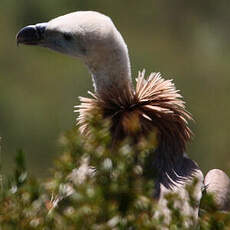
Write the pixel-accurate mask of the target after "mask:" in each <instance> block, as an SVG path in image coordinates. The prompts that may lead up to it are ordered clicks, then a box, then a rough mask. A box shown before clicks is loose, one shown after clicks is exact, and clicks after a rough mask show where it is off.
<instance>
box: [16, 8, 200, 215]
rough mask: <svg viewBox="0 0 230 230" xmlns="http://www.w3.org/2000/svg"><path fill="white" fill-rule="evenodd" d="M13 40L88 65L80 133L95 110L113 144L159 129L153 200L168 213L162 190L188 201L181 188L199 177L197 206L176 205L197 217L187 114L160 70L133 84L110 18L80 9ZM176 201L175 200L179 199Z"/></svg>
mask: <svg viewBox="0 0 230 230" xmlns="http://www.w3.org/2000/svg"><path fill="white" fill-rule="evenodd" d="M17 42H18V43H22V44H25V45H39V46H43V47H47V48H50V49H52V50H56V51H58V52H62V53H64V54H67V55H71V56H73V57H77V58H79V59H81V60H82V61H83V62H84V63H85V64H86V66H87V67H88V69H89V71H90V73H91V75H92V79H93V84H94V88H95V93H90V94H91V97H90V98H83V97H81V98H80V100H81V104H80V105H79V106H77V107H78V109H77V110H78V111H79V113H80V116H79V118H78V123H79V126H80V130H81V131H82V133H83V134H85V135H87V134H88V133H89V132H90V129H89V126H88V122H87V114H89V113H91V112H93V111H98V112H100V113H101V115H102V117H103V118H109V119H111V128H110V131H111V135H112V138H113V141H114V143H116V142H118V141H121V140H122V139H123V138H125V137H127V136H130V137H132V138H133V139H134V140H135V141H139V140H141V139H142V138H148V135H149V134H150V133H151V132H153V131H154V132H157V146H154V150H153V153H152V154H150V161H149V165H148V169H147V170H148V176H152V175H151V171H157V178H156V179H155V184H156V192H155V194H154V197H155V199H158V203H159V207H160V208H162V210H163V212H164V213H165V214H167V213H168V212H169V210H168V209H167V202H166V200H165V199H164V195H165V194H167V193H169V192H172V191H173V192H178V193H179V194H180V196H181V198H182V199H183V200H185V201H188V193H187V191H186V189H185V187H186V186H187V185H188V184H191V183H192V181H193V178H197V184H196V186H195V193H194V197H195V200H196V201H197V207H196V208H195V209H192V208H191V207H190V205H189V203H188V202H187V203H186V202H185V203H183V204H182V205H180V208H181V210H182V212H183V213H184V214H185V215H189V216H191V215H192V216H194V218H197V217H198V207H199V202H200V198H201V194H202V187H203V174H202V172H201V170H200V169H199V167H198V165H197V164H196V163H195V162H194V161H192V160H191V159H189V158H188V157H187V156H186V154H185V149H186V144H187V142H188V141H189V140H190V138H191V131H190V129H189V128H188V126H187V121H188V120H190V119H191V116H190V114H189V113H188V112H187V111H186V110H185V106H184V102H183V100H182V98H181V95H180V94H179V92H178V91H177V90H176V89H175V86H174V84H173V83H172V81H171V80H165V79H163V78H162V77H161V76H160V74H159V73H152V74H150V76H149V77H147V78H146V77H145V76H144V75H145V73H144V71H143V72H140V73H139V75H138V77H137V79H136V81H137V83H136V88H134V87H133V85H132V81H131V69H130V61H129V55H128V49H127V46H126V44H125V42H124V40H123V38H122V36H121V34H120V33H119V31H118V30H117V29H116V27H115V26H114V24H113V22H112V21H111V19H110V18H109V17H107V16H105V15H103V14H100V13H98V12H93V11H79V12H74V13H70V14H67V15H64V16H61V17H58V18H55V19H53V20H51V21H49V22H47V23H39V24H36V25H31V26H27V27H24V28H23V29H21V30H20V31H19V33H18V35H17ZM178 205H179V204H178Z"/></svg>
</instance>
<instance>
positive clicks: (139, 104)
mask: <svg viewBox="0 0 230 230" xmlns="http://www.w3.org/2000/svg"><path fill="white" fill-rule="evenodd" d="M144 75H145V71H142V72H139V75H138V78H137V79H136V82H137V83H136V89H135V90H133V89H132V88H131V87H129V86H127V88H124V90H123V91H122V92H120V91H119V92H118V91H117V90H116V88H115V87H114V88H112V87H111V88H110V91H107V92H104V94H103V95H97V94H93V93H91V92H89V94H90V95H91V96H92V98H85V97H80V101H81V104H80V105H79V106H76V107H77V108H78V109H77V110H76V112H79V113H80V115H79V117H78V119H77V120H78V125H79V126H80V131H81V133H82V134H84V135H87V134H88V133H89V131H90V129H89V123H88V119H89V115H90V114H95V111H96V112H101V114H102V117H103V118H110V119H111V135H112V138H113V140H114V141H120V140H122V139H123V138H125V137H126V136H131V137H133V138H135V140H139V138H141V137H146V136H147V135H148V134H149V133H150V132H152V131H154V130H156V129H157V137H158V147H159V148H160V149H161V150H163V151H166V152H171V153H174V154H179V155H181V154H183V152H184V151H185V147H186V143H187V142H188V141H189V140H190V138H191V130H190V129H189V128H188V126H187V120H190V119H192V118H191V116H190V114H189V113H188V112H187V111H186V110H185V106H184V101H183V100H182V96H181V95H180V94H179V92H178V91H177V90H176V88H175V86H174V84H173V83H172V80H165V79H163V78H162V77H161V75H160V73H151V74H150V76H149V77H148V78H147V79H145V77H144Z"/></svg>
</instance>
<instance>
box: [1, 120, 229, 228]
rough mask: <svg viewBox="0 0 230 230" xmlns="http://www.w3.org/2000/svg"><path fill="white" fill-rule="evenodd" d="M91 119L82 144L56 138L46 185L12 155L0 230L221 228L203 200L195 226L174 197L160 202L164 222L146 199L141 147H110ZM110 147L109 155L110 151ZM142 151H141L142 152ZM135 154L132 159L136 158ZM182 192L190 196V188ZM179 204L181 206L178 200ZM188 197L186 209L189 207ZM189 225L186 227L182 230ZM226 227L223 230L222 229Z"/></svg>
mask: <svg viewBox="0 0 230 230" xmlns="http://www.w3.org/2000/svg"><path fill="white" fill-rule="evenodd" d="M97 120H98V119H97V118H95V119H94V120H93V121H92V127H93V128H92V132H91V135H90V136H89V137H88V138H87V139H85V138H83V137H82V136H81V135H80V134H79V133H78V131H77V129H73V130H71V131H69V132H67V133H66V134H65V135H64V136H62V137H61V139H60V142H61V143H62V144H63V147H64V151H63V153H62V154H61V156H60V157H59V159H58V160H57V161H56V166H55V168H54V169H53V173H52V175H53V176H52V177H51V178H49V179H48V180H45V181H44V180H40V179H38V178H33V177H31V176H30V175H28V174H27V172H26V166H25V160H24V159H25V158H24V153H23V151H21V150H20V151H18V153H17V156H16V159H15V163H16V168H15V170H14V176H13V177H12V178H4V177H3V179H2V184H1V196H0V229H4V230H11V229H14V230H15V229H20V230H21V229H25V230H27V229H43V230H44V229H45V230H49V229H55V230H63V229H64V230H65V229H68V230H69V229H70V230H72V229H86V230H87V229H100V230H104V229H105V230H107V229H114V230H115V229H121V230H123V229H124V230H126V229H132V230H133V229H144V230H145V229H163V227H165V228H166V229H202V230H203V229H204V230H205V229H227V228H228V227H230V215H229V214H226V213H219V212H217V210H216V209H215V208H214V206H213V205H214V204H213V202H212V200H211V199H210V198H208V197H206V196H205V195H204V199H203V201H202V208H203V209H202V212H201V218H200V220H199V223H198V225H199V227H195V226H197V225H196V221H195V220H193V218H192V217H185V216H183V213H181V212H180V209H179V208H177V207H176V206H175V201H178V200H179V197H178V196H177V194H170V195H168V196H167V197H166V200H167V202H168V205H167V206H168V209H169V210H170V212H171V217H172V219H171V221H170V223H169V224H167V223H166V222H165V217H164V216H163V215H156V214H157V212H158V209H157V203H156V202H155V201H154V200H153V199H152V198H151V197H152V194H153V191H154V184H153V180H150V179H147V178H145V177H144V176H143V167H144V165H145V164H146V160H148V151H147V150H146V148H145V147H147V146H145V147H144V146H143V145H142V146H138V145H136V146H135V145H130V140H125V141H124V142H123V143H121V144H119V145H118V144H114V143H112V142H111V138H110V135H109V132H108V131H107V126H108V124H107V123H106V122H104V123H103V124H102V123H100V122H98V121H97ZM111 146H112V149H113V151H111ZM143 149H144V150H143ZM137 152H138V154H137ZM195 184H196V181H195V182H194V185H192V186H191V187H188V193H189V194H192V192H193V187H194V186H195ZM179 202H183V201H180V200H179ZM194 203H195V202H194V200H193V197H192V195H190V204H191V206H192V207H193V206H194V207H195V204H194ZM188 221H190V223H192V228H189V227H186V226H187V225H186V223H187V222H188ZM227 226H228V227H227Z"/></svg>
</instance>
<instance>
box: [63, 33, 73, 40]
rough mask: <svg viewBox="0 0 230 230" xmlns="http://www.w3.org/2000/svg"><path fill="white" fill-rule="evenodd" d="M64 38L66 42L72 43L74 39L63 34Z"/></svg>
mask: <svg viewBox="0 0 230 230" xmlns="http://www.w3.org/2000/svg"><path fill="white" fill-rule="evenodd" d="M63 37H64V39H65V40H66V41H71V40H72V39H73V37H72V36H71V35H70V34H66V33H65V34H63Z"/></svg>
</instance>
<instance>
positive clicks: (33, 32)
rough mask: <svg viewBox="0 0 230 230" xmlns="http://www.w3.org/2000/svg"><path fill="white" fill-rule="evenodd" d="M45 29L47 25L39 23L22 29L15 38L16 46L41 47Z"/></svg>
mask: <svg viewBox="0 0 230 230" xmlns="http://www.w3.org/2000/svg"><path fill="white" fill-rule="evenodd" d="M46 27H47V23H39V24H36V25H30V26H26V27H24V28H22V29H21V30H20V31H19V32H18V34H17V36H16V40H17V45H19V44H24V45H41V44H42V42H43V41H44V34H45V30H46Z"/></svg>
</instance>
